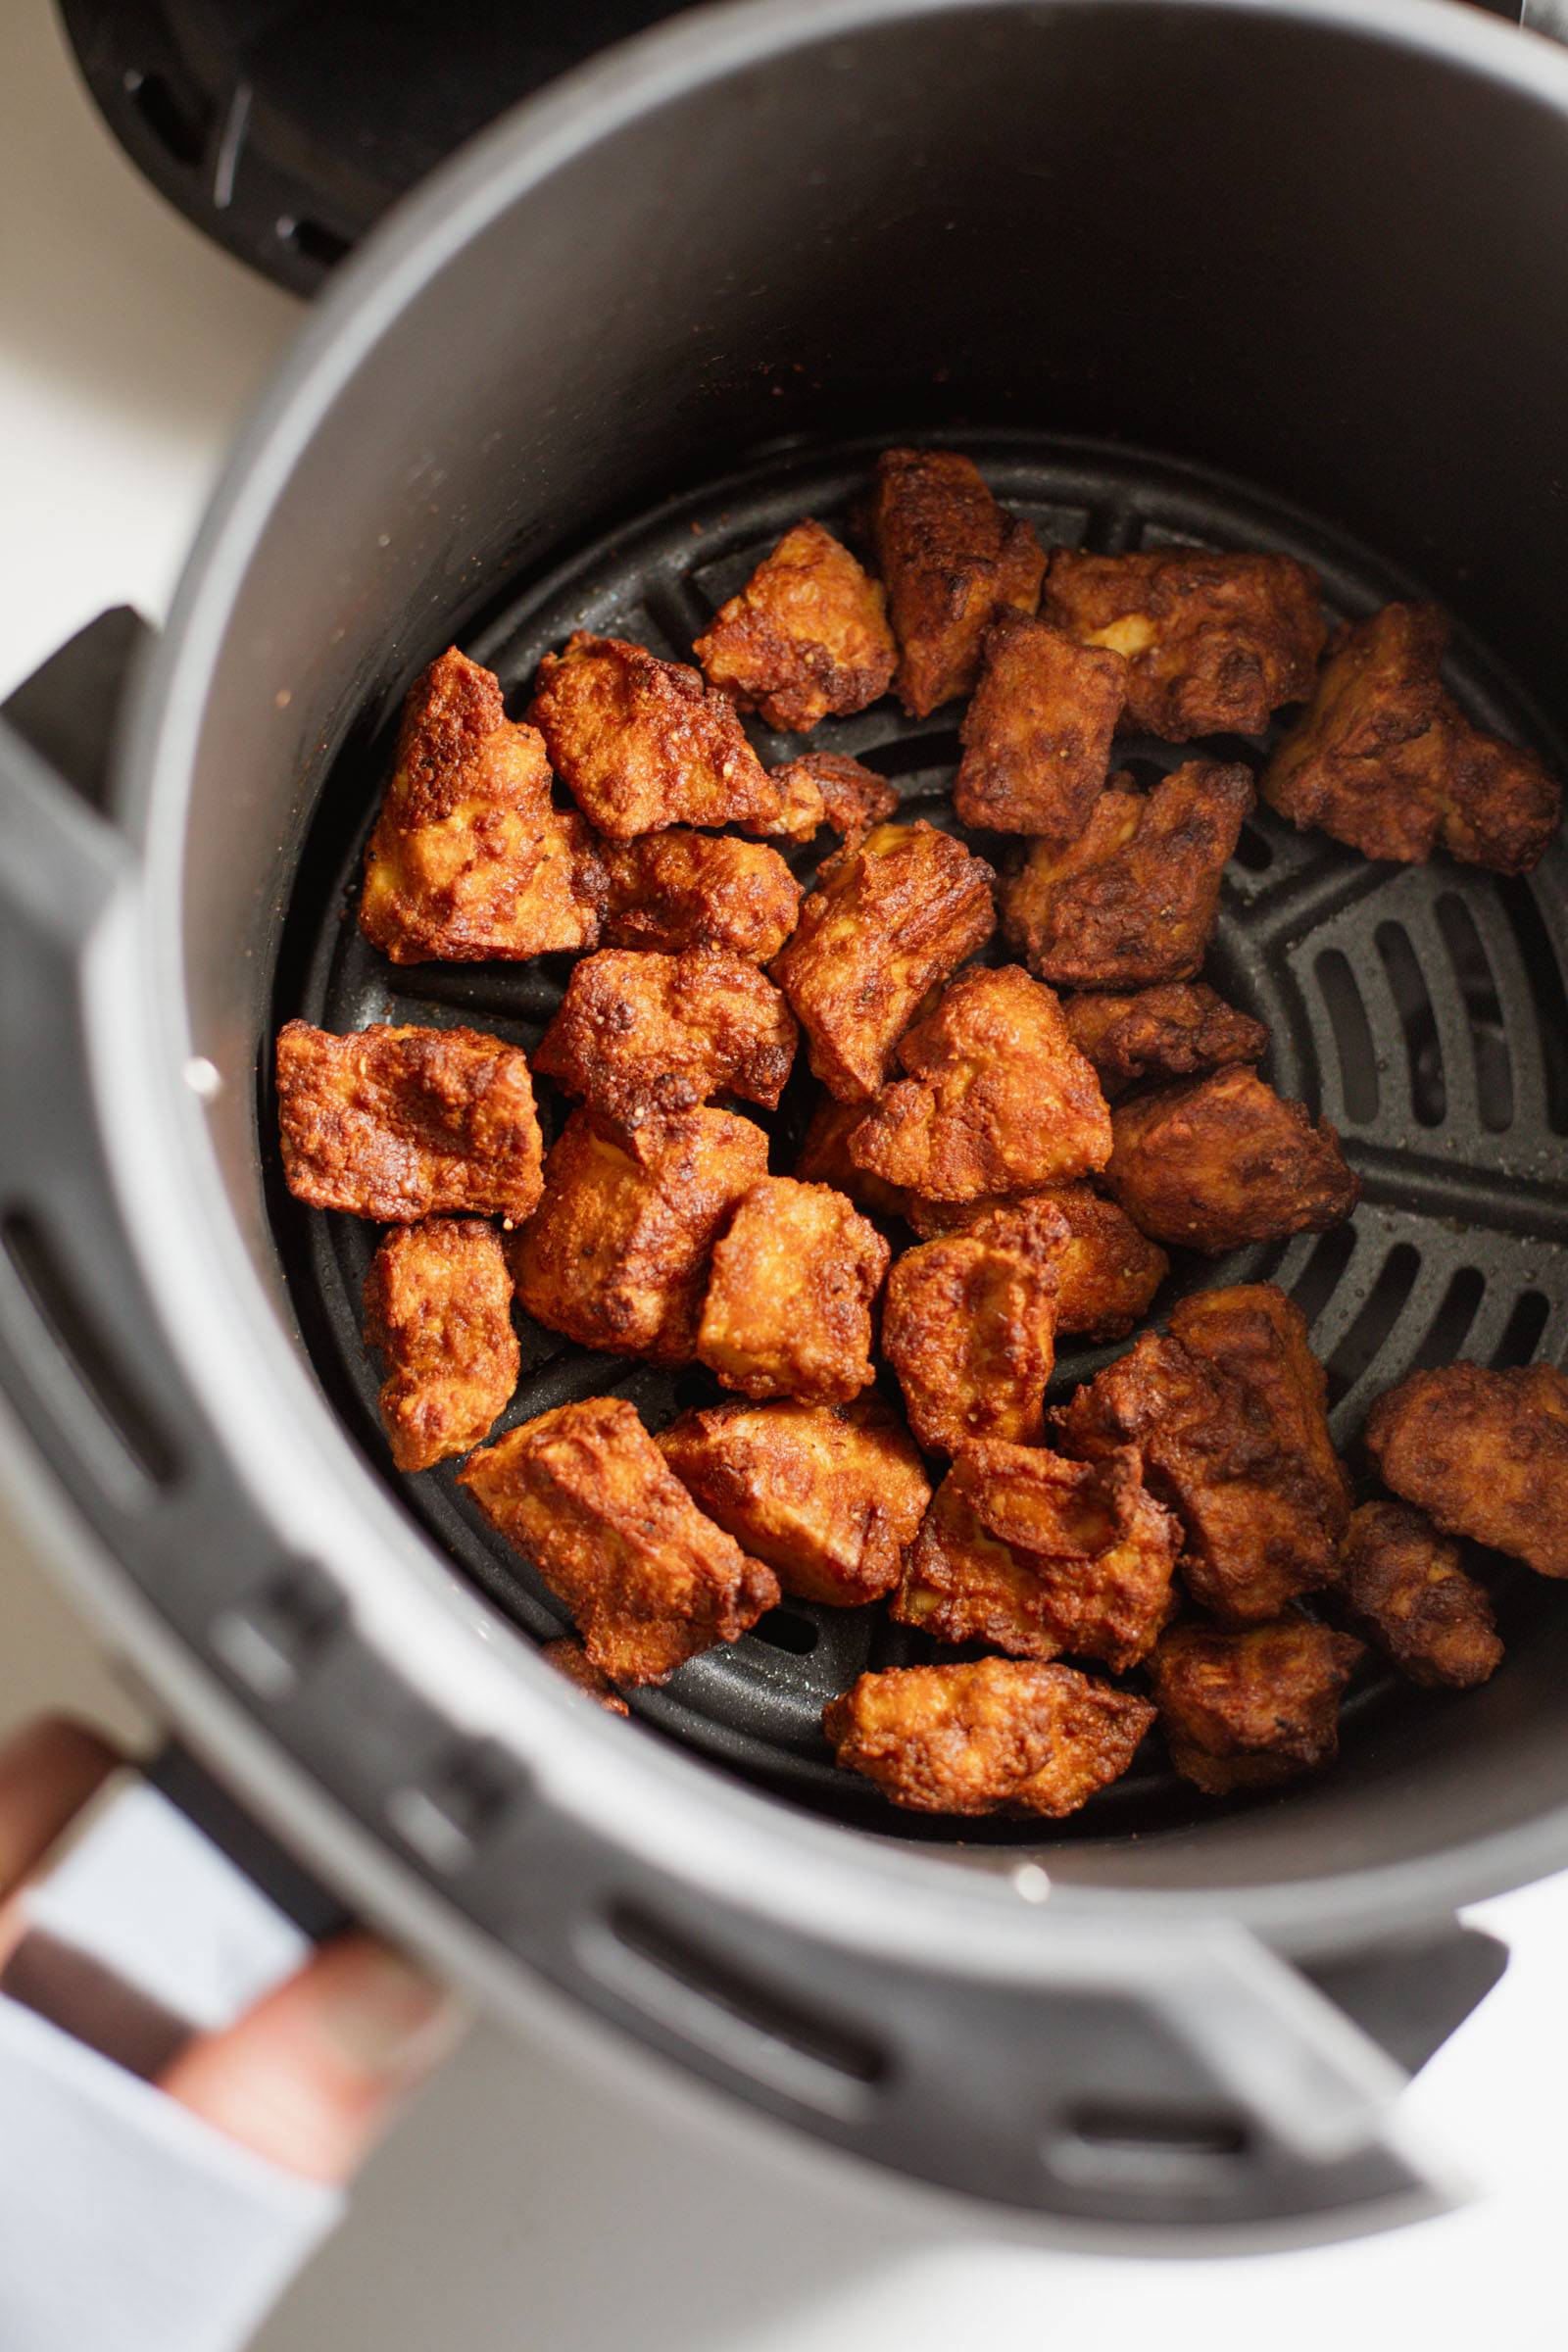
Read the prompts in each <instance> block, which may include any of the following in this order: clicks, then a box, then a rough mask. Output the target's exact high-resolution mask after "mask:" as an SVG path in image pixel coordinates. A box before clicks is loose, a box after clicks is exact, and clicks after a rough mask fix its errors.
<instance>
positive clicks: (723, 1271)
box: [697, 1176, 892, 1404]
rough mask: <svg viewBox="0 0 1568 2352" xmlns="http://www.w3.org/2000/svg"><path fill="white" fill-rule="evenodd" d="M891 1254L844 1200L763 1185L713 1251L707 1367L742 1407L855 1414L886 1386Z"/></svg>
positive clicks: (780, 1181) (787, 1184)
mask: <svg viewBox="0 0 1568 2352" xmlns="http://www.w3.org/2000/svg"><path fill="white" fill-rule="evenodd" d="M891 1255H892V1252H891V1250H889V1248H888V1246H887V1243H886V1242H885V1241H884V1240H883V1239H882V1236H881V1235H880V1234H879V1233H878V1232H877V1230H876V1227H875V1226H874V1225H868V1224H867V1223H866V1221H865V1219H864V1217H862V1216H861V1215H860V1214H859V1212H858V1210H857V1208H856V1207H855V1205H854V1203H853V1201H846V1199H845V1198H844V1195H843V1194H842V1193H835V1192H834V1191H832V1189H831V1188H830V1187H829V1186H827V1185H825V1184H797V1183H796V1182H795V1180H794V1178H793V1177H790V1176H767V1177H764V1178H763V1179H762V1181H761V1182H760V1183H759V1184H756V1185H754V1186H753V1187H752V1189H751V1191H750V1192H748V1193H747V1195H746V1198H745V1199H744V1200H743V1201H741V1203H740V1205H739V1206H738V1207H737V1209H736V1210H735V1213H734V1215H733V1216H732V1217H731V1218H730V1221H729V1224H728V1226H727V1227H726V1228H725V1231H724V1233H723V1235H722V1237H721V1238H720V1240H719V1241H718V1243H717V1245H716V1247H715V1248H714V1250H713V1258H712V1269H711V1273H710V1275H709V1279H708V1297H707V1299H706V1300H705V1301H704V1305H703V1317H702V1324H701V1328H700V1329H699V1331H698V1334H697V1354H698V1358H699V1360H700V1361H701V1362H702V1363H705V1364H706V1365H707V1366H708V1368H709V1370H710V1371H711V1372H716V1373H717V1375H718V1378H719V1380H720V1381H721V1382H722V1383H723V1385H724V1387H725V1388H726V1389H738V1390H739V1391H740V1393H741V1395H742V1396H743V1397H802V1398H803V1399H804V1400H805V1401H806V1402H808V1403H810V1404H848V1403H849V1402H850V1401H851V1399H852V1398H853V1397H858V1395H859V1394H860V1391H861V1390H862V1389H867V1388H869V1387H870V1385H871V1382H872V1381H873V1380H874V1379H875V1377H876V1373H875V1368H874V1366H873V1365H872V1362H871V1303H872V1301H873V1299H875V1298H876V1295H877V1292H878V1291H879V1290H880V1289H881V1288H882V1277H883V1275H884V1274H885V1273H886V1272H887V1269H888V1259H889V1257H890V1256H891Z"/></svg>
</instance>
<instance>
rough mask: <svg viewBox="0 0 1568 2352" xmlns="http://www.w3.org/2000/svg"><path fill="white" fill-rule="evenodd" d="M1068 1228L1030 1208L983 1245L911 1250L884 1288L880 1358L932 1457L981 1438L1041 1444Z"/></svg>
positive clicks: (1045, 1211)
mask: <svg viewBox="0 0 1568 2352" xmlns="http://www.w3.org/2000/svg"><path fill="white" fill-rule="evenodd" d="M1066 1239H1067V1227H1066V1222H1065V1220H1064V1219H1063V1218H1062V1217H1060V1216H1058V1214H1057V1213H1056V1211H1055V1210H1054V1208H1052V1207H1051V1206H1050V1205H1049V1204H1043V1203H1040V1202H1036V1203H1034V1204H1033V1205H1032V1206H1031V1208H1030V1209H1029V1210H1028V1211H1027V1212H1026V1213H1020V1214H1017V1215H1014V1216H1013V1217H1011V1218H1010V1219H1009V1220H1008V1221H1007V1224H1006V1226H1005V1229H1004V1230H1002V1231H1000V1232H997V1231H995V1230H994V1231H993V1232H992V1233H990V1234H988V1235H984V1236H982V1235H980V1234H973V1233H956V1234H950V1235H949V1236H948V1238H947V1239H946V1240H945V1241H940V1242H922V1243H921V1244H920V1246H919V1248H918V1249H915V1250H906V1251H905V1252H904V1255H903V1256H902V1257H901V1258H899V1259H898V1260H897V1261H896V1262H895V1264H894V1267H893V1270H892V1272H891V1273H890V1274H889V1276H888V1295H887V1299H886V1300H885V1301H884V1303H883V1308H882V1352H883V1354H884V1355H885V1356H886V1357H887V1359H888V1362H889V1363H890V1364H891V1365H892V1366H893V1369H894V1371H895V1372H896V1373H897V1374H898V1376H899V1386H900V1388H901V1389H902V1390H903V1391H904V1403H905V1410H906V1411H907V1414H908V1416H909V1427H910V1428H911V1429H912V1430H913V1432H914V1434H915V1436H916V1437H917V1438H918V1439H919V1441H920V1443H921V1445H922V1446H925V1448H926V1449H927V1451H928V1452H932V1453H953V1454H956V1453H957V1452H959V1451H960V1449H961V1448H962V1447H963V1446H968V1445H970V1444H972V1443H973V1441H974V1440H975V1439H976V1438H1011V1439H1016V1440H1018V1441H1020V1442H1022V1441H1024V1440H1026V1439H1033V1438H1038V1437H1039V1435H1040V1433H1041V1428H1042V1414H1043V1410H1044V1405H1045V1395H1046V1383H1047V1381H1048V1380H1049V1379H1050V1378H1051V1373H1052V1367H1053V1365H1054V1362H1055V1303H1056V1262H1057V1259H1058V1257H1059V1255H1060V1252H1061V1250H1062V1247H1063V1245H1064V1244H1065V1242H1066Z"/></svg>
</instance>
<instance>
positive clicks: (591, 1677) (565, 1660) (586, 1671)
mask: <svg viewBox="0 0 1568 2352" xmlns="http://www.w3.org/2000/svg"><path fill="white" fill-rule="evenodd" d="M539 1655H540V1656H541V1657H542V1658H543V1659H544V1661H545V1664H546V1665H547V1666H553V1667H554V1668H555V1670H556V1672H557V1674H560V1675H564V1677H565V1679H566V1681H567V1682H568V1683H575V1684H576V1686H577V1688H578V1690H579V1691H583V1692H585V1693H586V1695H587V1696H588V1697H589V1698H595V1699H597V1700H598V1701H599V1704H600V1705H601V1706H602V1707H603V1708H604V1710H605V1713H606V1714H607V1715H629V1714H630V1713H631V1709H630V1707H628V1706H627V1704H626V1701H625V1700H624V1699H623V1698H622V1697H621V1695H620V1692H619V1691H617V1690H616V1689H615V1686H614V1684H613V1682H612V1681H611V1679H610V1677H609V1675H608V1674H601V1673H600V1671H599V1669H598V1667H597V1666H592V1665H590V1664H589V1662H588V1652H587V1651H586V1650H585V1649H584V1647H583V1645H582V1643H581V1642H572V1641H568V1640H563V1641H560V1642H546V1643H545V1645H544V1647H543V1649H541V1651H540V1652H539Z"/></svg>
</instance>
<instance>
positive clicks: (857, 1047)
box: [772, 823, 997, 1103]
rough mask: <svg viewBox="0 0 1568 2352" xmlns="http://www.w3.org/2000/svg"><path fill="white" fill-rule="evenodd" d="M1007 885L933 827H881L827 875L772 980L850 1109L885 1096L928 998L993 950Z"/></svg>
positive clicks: (816, 1066)
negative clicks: (994, 890)
mask: <svg viewBox="0 0 1568 2352" xmlns="http://www.w3.org/2000/svg"><path fill="white" fill-rule="evenodd" d="M995 879H996V877H995V875H994V874H993V873H992V871H991V868H990V866H989V865H987V864H986V862H985V860H984V858H975V857H972V856H971V855H970V853H969V852H968V851H967V850H966V849H964V848H963V846H962V844H961V843H959V842H956V841H954V840H953V839H952V838H951V836H950V835H948V834H946V833H939V832H938V831H937V829H936V827H935V826H934V825H928V824H924V823H919V824H913V825H874V826H873V827H872V829H871V831H870V832H869V833H867V834H866V835H865V836H864V838H863V839H862V840H860V841H858V842H851V843H850V844H848V845H847V846H846V847H845V848H844V849H842V850H841V851H840V852H839V853H838V856H837V857H836V858H830V859H829V860H828V862H827V864H826V865H824V866H823V867H822V869H821V871H820V873H819V874H818V876H817V886H816V888H815V890H813V891H812V893H811V895H810V897H809V899H808V900H807V902H806V904H805V906H804V907H802V908H801V919H800V923H799V925H798V927H797V929H796V933H795V937H794V938H793V939H792V940H791V941H790V943H789V945H788V946H787V947H786V948H785V950H784V952H783V954H782V955H780V956H775V957H774V960H773V966H772V971H773V977H774V979H775V980H776V981H777V982H778V984H779V986H780V988H781V989H782V990H783V991H784V994H785V995H786V997H788V999H789V1001H790V1004H791V1005H792V1006H793V1008H794V1011H795V1015H796V1018H797V1019H798V1020H799V1022H800V1024H801V1026H802V1028H803V1029H804V1030H805V1031H806V1035H807V1040H808V1043H809V1048H810V1058H811V1068H812V1070H813V1071H814V1072H815V1074H816V1076H817V1077H818V1078H820V1079H821V1081H822V1083H823V1085H824V1086H825V1087H826V1088H827V1089H828V1091H829V1093H830V1094H834V1095H837V1097H838V1098H839V1100H840V1102H841V1103H856V1102H863V1101H864V1100H865V1098H866V1097H867V1096H869V1095H874V1094H875V1093H876V1091H877V1089H878V1087H879V1086H881V1084H882V1082H883V1080H884V1079H885V1078H886V1076H887V1073H888V1064H889V1062H890V1061H891V1060H892V1058H893V1049H894V1047H895V1046H896V1045H897V1044H898V1042H899V1039H900V1038H901V1037H902V1036H903V1035H904V1032H905V1030H906V1029H907V1027H908V1025H909V1023H910V1021H911V1020H913V1018H914V1016H915V1014H916V1012H917V1011H918V1010H919V1008H920V1005H921V1003H922V1001H923V999H924V997H925V995H926V993H927V991H928V990H929V989H931V988H934V987H935V986H936V985H937V984H938V983H939V982H941V981H943V980H946V979H947V978H948V976H949V974H950V973H951V972H955V971H956V969H957V967H958V965H959V964H960V963H962V962H963V961H964V959H965V957H967V956H972V955H973V954H974V952H975V950H976V948H982V947H984V946H985V943H986V941H987V940H988V939H989V938H990V937H991V934H992V932H993V931H994V930H995V929H996V923H997V914H996V907H995V905H994V904H993V901H992V897H991V885H992V883H993V882H994V880H995Z"/></svg>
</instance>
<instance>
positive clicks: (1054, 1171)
mask: <svg viewBox="0 0 1568 2352" xmlns="http://www.w3.org/2000/svg"><path fill="white" fill-rule="evenodd" d="M898 1058H899V1060H900V1061H901V1062H902V1064H903V1066H904V1068H905V1069H906V1070H907V1072H908V1076H907V1077H906V1078H902V1079H900V1080H899V1081H898V1082H897V1083H896V1084H895V1085H893V1086H890V1087H888V1088H886V1089H885V1091H884V1092H883V1093H882V1094H880V1095H879V1096H878V1097H877V1099H876V1101H875V1102H874V1103H872V1104H871V1106H870V1108H869V1109H868V1110H867V1112H866V1114H865V1117H864V1119H863V1120H862V1121H861V1123H860V1125H859V1126H858V1127H857V1128H856V1129H855V1131H854V1133H853V1134H852V1135H851V1137H850V1141H849V1151H850V1157H851V1158H852V1159H853V1160H854V1161H855V1162H856V1164H857V1165H858V1166H859V1167H862V1168H866V1169H868V1170H869V1171H870V1173H871V1174H872V1175H873V1176H880V1177H882V1178H883V1179H884V1181H885V1182H887V1183H888V1184H900V1185H904V1186H906V1187H907V1189H908V1190H909V1191H910V1192H915V1193H921V1194H923V1195H924V1196H925V1197H926V1198H927V1199H929V1200H934V1201H978V1200H981V1199H983V1198H984V1197H985V1196H986V1195H988V1194H991V1193H1018V1192H1024V1191H1026V1190H1028V1189H1030V1188H1032V1187H1035V1186H1038V1185H1043V1184H1054V1183H1060V1182H1063V1181H1065V1180H1067V1179H1069V1178H1071V1177H1074V1176H1083V1175H1087V1174H1088V1173H1089V1171H1090V1170H1091V1169H1094V1168H1103V1166H1104V1164H1105V1162H1106V1160H1107V1159H1108V1158H1109V1156H1110V1113H1109V1111H1108V1110H1107V1109H1106V1107H1105V1099H1104V1097H1103V1095H1102V1093H1101V1091H1100V1081H1099V1079H1098V1078H1097V1077H1096V1076H1095V1073H1094V1071H1093V1070H1092V1069H1091V1067H1090V1065H1089V1063H1088V1062H1087V1061H1086V1060H1085V1059H1084V1057H1083V1055H1082V1054H1080V1053H1079V1051H1078V1049H1077V1047H1076V1046H1075V1045H1074V1044H1073V1042H1072V1039H1071V1037H1070V1036H1069V1035H1068V1032H1067V1024H1066V1021H1065V1020H1064V1019H1063V1017H1062V1011H1061V1006H1060V1005H1058V1004H1057V1002H1056V999H1055V997H1054V994H1053V993H1052V991H1051V990H1050V989H1049V988H1047V987H1045V986H1044V985H1043V984H1042V983H1041V982H1040V981H1038V980H1031V979H1030V977H1029V975H1028V973H1027V972H1024V971H1020V970H1019V968H1018V966H1017V965H1016V964H1015V963H1009V964H1005V965H1004V966H1003V967H1002V969H1001V970H995V971H994V970H990V969H986V968H983V967H982V968H977V969H976V970H974V971H969V972H961V973H960V974H959V975H958V978H957V979H956V980H955V981H954V983H953V986H952V987H951V988H950V989H949V990H948V991H947V993H946V994H945V995H944V997H943V998H942V1001H941V1003H940V1004H939V1005H937V1006H936V1008H935V1009H934V1010H933V1011H932V1012H929V1013H927V1014H926V1015H925V1017H924V1018H923V1019H922V1020H918V1021H916V1022H915V1024H914V1026H913V1027H912V1028H911V1029H909V1030H908V1031H907V1032H906V1034H905V1037H904V1039H903V1041H902V1043H901V1044H900V1046H899V1049H898Z"/></svg>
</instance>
